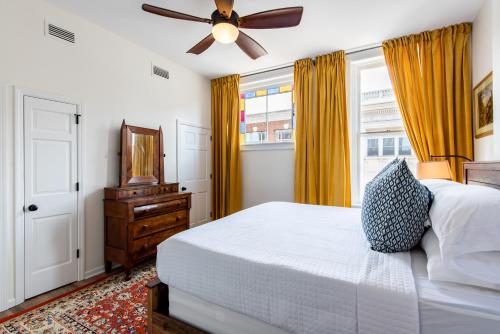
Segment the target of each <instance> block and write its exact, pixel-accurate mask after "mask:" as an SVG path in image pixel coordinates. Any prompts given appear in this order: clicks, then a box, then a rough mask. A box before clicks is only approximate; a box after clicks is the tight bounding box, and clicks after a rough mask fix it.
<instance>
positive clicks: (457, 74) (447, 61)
mask: <svg viewBox="0 0 500 334" xmlns="http://www.w3.org/2000/svg"><path fill="white" fill-rule="evenodd" d="M471 31H472V25H471V24H470V23H462V24H458V25H453V26H450V27H446V28H442V29H437V30H433V31H427V32H423V33H421V34H417V35H411V36H406V37H401V38H397V39H393V40H389V41H386V42H384V43H383V49H384V55H385V60H386V63H387V67H388V69H389V75H390V77H391V80H392V85H393V88H394V92H395V94H396V98H397V101H398V104H399V108H400V110H401V115H402V118H403V121H404V124H405V128H406V133H407V135H408V138H409V140H410V142H411V144H412V146H413V148H414V150H415V153H416V155H417V157H418V159H419V161H428V160H430V156H431V155H463V156H466V157H468V158H470V159H473V157H474V148H473V136H472V131H473V130H472V108H471V70H470V52H471V51H470V47H471V46H470V43H471V40H470V36H471ZM449 160H450V165H451V170H452V173H453V179H454V180H456V181H459V182H461V181H462V168H461V165H460V164H461V161H460V160H459V159H455V158H450V159H449Z"/></svg>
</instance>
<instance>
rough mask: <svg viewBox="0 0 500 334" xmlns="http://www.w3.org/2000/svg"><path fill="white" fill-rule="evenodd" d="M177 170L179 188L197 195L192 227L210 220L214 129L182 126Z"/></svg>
mask: <svg viewBox="0 0 500 334" xmlns="http://www.w3.org/2000/svg"><path fill="white" fill-rule="evenodd" d="M177 133H178V140H179V143H178V160H177V171H178V178H179V187H180V188H181V189H185V191H190V192H192V193H193V195H192V197H191V214H190V223H191V226H197V225H201V224H204V223H206V222H208V221H210V211H211V204H212V201H211V190H210V187H211V183H210V170H211V167H210V164H211V163H210V161H211V160H210V130H207V129H205V128H201V127H196V126H191V125H186V124H183V123H178V125H177Z"/></svg>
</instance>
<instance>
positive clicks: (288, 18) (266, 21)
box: [239, 7, 304, 29]
mask: <svg viewBox="0 0 500 334" xmlns="http://www.w3.org/2000/svg"><path fill="white" fill-rule="evenodd" d="M303 11H304V7H288V8H280V9H273V10H268V11H265V12H260V13H255V14H251V15H247V16H243V17H240V19H239V22H240V28H246V29H275V28H288V27H295V26H298V25H299V23H300V20H301V19H302V12H303Z"/></svg>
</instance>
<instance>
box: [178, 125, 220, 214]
mask: <svg viewBox="0 0 500 334" xmlns="http://www.w3.org/2000/svg"><path fill="white" fill-rule="evenodd" d="M181 125H187V126H192V127H195V128H200V129H204V130H207V131H210V146H209V147H210V152H209V153H210V154H209V155H208V156H209V158H210V161H209V166H210V174H212V173H213V171H212V128H210V127H206V126H203V125H200V124H196V123H193V122H188V121H183V120H181V119H179V118H177V119H176V125H175V131H176V132H177V144H176V154H175V159H176V166H175V169H176V176H175V178H176V179H177V182H180V180H179V162H180V152H181V132H180V131H179V126H181ZM179 186H182V185H179ZM179 190H180V188H179ZM208 190H209V196H210V211H212V203H213V200H214V199H213V198H212V181H211V179H210V185H209V189H208ZM212 219H213V217H210V218H209V221H211V220H212Z"/></svg>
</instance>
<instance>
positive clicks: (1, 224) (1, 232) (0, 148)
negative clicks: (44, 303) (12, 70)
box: [0, 82, 14, 311]
mask: <svg viewBox="0 0 500 334" xmlns="http://www.w3.org/2000/svg"><path fill="white" fill-rule="evenodd" d="M8 133H9V131H8V118H7V85H6V84H5V83H4V82H0V191H1V193H2V194H4V196H1V198H0V282H1V285H0V311H3V310H6V309H8V308H10V307H12V306H14V301H13V300H11V296H12V294H11V293H12V291H11V288H10V287H11V286H13V284H11V283H12V282H11V279H10V277H9V270H7V263H8V262H7V257H8V255H12V254H11V253H12V252H10V254H9V251H10V249H9V242H7V241H8V240H11V243H10V244H13V236H12V234H11V230H12V226H9V225H11V222H9V220H8V217H9V215H8V201H7V198H8V197H10V196H9V191H10V187H9V186H8V180H7V169H8V166H7V161H9V159H8V158H7V157H8V153H7V152H8V151H9V150H8V148H7V141H8V140H7V136H8ZM9 236H10V239H8V240H7V239H3V238H8V237H9ZM2 239H3V240H2Z"/></svg>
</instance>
